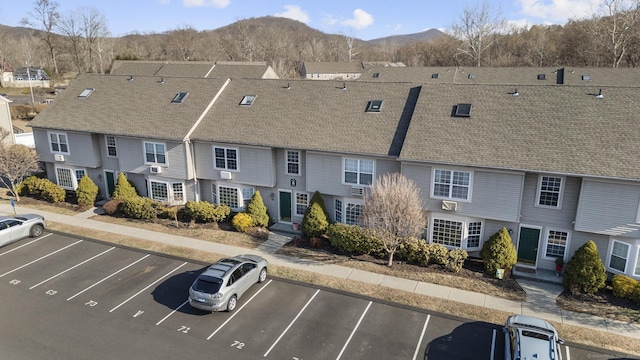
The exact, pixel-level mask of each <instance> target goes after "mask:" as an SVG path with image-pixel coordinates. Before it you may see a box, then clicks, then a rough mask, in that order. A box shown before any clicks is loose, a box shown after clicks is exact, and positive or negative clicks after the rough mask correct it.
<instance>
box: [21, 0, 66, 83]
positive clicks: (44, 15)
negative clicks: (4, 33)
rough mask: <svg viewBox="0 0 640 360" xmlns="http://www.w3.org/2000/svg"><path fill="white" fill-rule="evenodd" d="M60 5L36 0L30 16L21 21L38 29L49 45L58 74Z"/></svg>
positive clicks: (41, 37) (42, 38) (47, 0)
mask: <svg viewBox="0 0 640 360" xmlns="http://www.w3.org/2000/svg"><path fill="white" fill-rule="evenodd" d="M58 5H59V4H58V3H57V2H55V1H50V0H36V2H35V4H34V6H33V10H32V11H31V12H29V14H28V17H25V18H23V19H22V20H21V21H20V23H21V24H22V25H25V26H29V27H31V28H34V29H36V30H38V31H36V32H35V34H36V36H38V37H39V38H40V39H41V40H42V41H43V42H44V43H45V44H46V45H47V49H48V52H49V56H50V58H51V61H52V63H53V69H54V71H55V73H56V74H58V63H57V61H56V56H57V54H56V52H57V49H58V48H57V47H58V44H57V39H56V34H55V33H54V30H56V29H57V27H58V25H59V22H60V13H59V12H58ZM29 65H31V64H29Z"/></svg>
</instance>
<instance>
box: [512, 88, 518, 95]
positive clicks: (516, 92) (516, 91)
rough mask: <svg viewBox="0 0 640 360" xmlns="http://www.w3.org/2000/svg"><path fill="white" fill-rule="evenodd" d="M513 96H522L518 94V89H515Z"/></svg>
mask: <svg viewBox="0 0 640 360" xmlns="http://www.w3.org/2000/svg"><path fill="white" fill-rule="evenodd" d="M511 96H520V94H519V93H518V89H515V90H514V91H513V92H512V93H511Z"/></svg>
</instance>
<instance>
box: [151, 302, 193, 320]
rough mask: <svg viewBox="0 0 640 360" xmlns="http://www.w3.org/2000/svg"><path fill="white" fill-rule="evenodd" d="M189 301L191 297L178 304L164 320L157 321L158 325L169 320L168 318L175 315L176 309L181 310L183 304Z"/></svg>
mask: <svg viewBox="0 0 640 360" xmlns="http://www.w3.org/2000/svg"><path fill="white" fill-rule="evenodd" d="M188 302H189V298H187V300H185V301H184V302H183V303H182V305H180V306H178V307H177V308H175V309H174V310H173V311H172V312H170V313H169V315H167V316H165V317H163V318H162V320H160V321H158V322H157V323H156V325H160V324H162V322H163V321H165V320H167V318H169V316H171V315H173V314H174V313H175V312H176V311H178V310H180V309H181V308H182V307H183V306H185V305H187V303H188Z"/></svg>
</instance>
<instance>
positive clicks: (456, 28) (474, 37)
mask: <svg viewBox="0 0 640 360" xmlns="http://www.w3.org/2000/svg"><path fill="white" fill-rule="evenodd" d="M504 26H505V20H504V18H502V15H501V14H500V11H497V10H496V11H494V9H493V8H492V7H491V5H490V3H489V2H488V1H487V0H484V1H483V3H482V5H478V4H476V5H475V6H473V7H466V8H464V10H463V12H462V16H461V17H460V21H459V22H458V23H455V24H453V25H452V26H451V29H452V32H453V35H454V36H455V37H456V38H458V39H459V40H460V42H461V45H460V47H459V48H458V49H457V54H458V55H466V56H468V57H470V58H471V59H472V60H473V61H474V63H475V65H476V66H478V67H480V65H481V63H482V56H483V54H484V53H485V51H487V49H489V48H490V47H491V46H493V45H494V43H495V42H496V40H497V39H498V36H497V35H498V34H499V33H500V31H501V30H503V29H504Z"/></svg>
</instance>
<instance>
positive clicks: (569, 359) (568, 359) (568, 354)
mask: <svg viewBox="0 0 640 360" xmlns="http://www.w3.org/2000/svg"><path fill="white" fill-rule="evenodd" d="M558 346H560V345H558ZM565 348H566V349H567V356H565V357H566V358H567V360H571V354H570V353H569V347H568V346H565Z"/></svg>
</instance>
